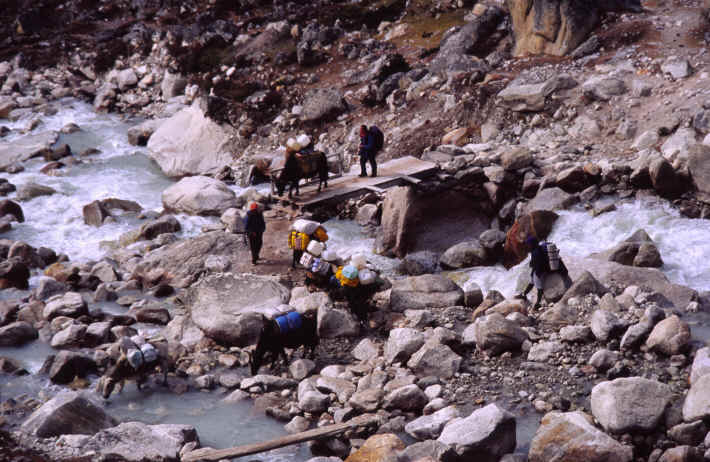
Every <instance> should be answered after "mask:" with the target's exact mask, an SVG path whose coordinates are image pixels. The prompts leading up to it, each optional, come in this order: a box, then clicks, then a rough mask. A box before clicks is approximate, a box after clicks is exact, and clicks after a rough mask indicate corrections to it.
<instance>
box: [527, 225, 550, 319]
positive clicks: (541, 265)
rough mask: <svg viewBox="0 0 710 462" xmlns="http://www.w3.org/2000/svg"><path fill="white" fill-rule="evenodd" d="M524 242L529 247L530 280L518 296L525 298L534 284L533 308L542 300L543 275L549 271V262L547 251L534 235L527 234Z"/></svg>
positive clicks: (538, 305)
mask: <svg viewBox="0 0 710 462" xmlns="http://www.w3.org/2000/svg"><path fill="white" fill-rule="evenodd" d="M525 244H527V246H528V248H529V249H530V279H532V281H531V282H530V284H528V286H527V287H526V288H525V290H524V291H523V293H522V294H520V297H521V298H527V296H528V292H530V290H531V289H532V288H533V286H534V287H535V288H536V289H537V300H536V301H535V306H534V307H533V308H539V307H540V303H541V302H542V294H543V289H544V288H545V277H547V274H548V273H549V272H550V263H549V261H548V259H547V251H546V250H545V248H544V247H543V246H541V245H540V241H538V240H537V238H536V237H534V236H528V237H527V239H525Z"/></svg>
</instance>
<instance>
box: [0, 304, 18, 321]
mask: <svg viewBox="0 0 710 462" xmlns="http://www.w3.org/2000/svg"><path fill="white" fill-rule="evenodd" d="M19 310H20V301H19V300H2V301H0V326H4V325H5V324H8V323H10V322H12V321H14V320H15V317H16V316H17V312H18V311H19Z"/></svg>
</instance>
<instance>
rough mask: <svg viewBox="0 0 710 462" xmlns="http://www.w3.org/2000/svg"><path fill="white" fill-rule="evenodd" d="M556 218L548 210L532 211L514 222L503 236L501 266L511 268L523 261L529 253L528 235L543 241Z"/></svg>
mask: <svg viewBox="0 0 710 462" xmlns="http://www.w3.org/2000/svg"><path fill="white" fill-rule="evenodd" d="M558 216H559V215H557V214H556V213H555V212H551V211H549V210H534V211H533V212H530V213H529V214H527V215H523V216H522V217H520V218H519V219H518V220H516V221H515V223H513V226H512V227H511V228H510V230H508V233H507V234H506V236H505V247H504V249H503V266H505V267H506V268H512V267H513V266H515V265H517V264H518V263H520V262H521V261H523V260H524V259H525V257H526V256H527V255H528V252H529V250H528V247H527V245H525V239H526V238H527V237H528V236H529V235H532V236H535V237H537V238H538V239H540V240H543V239H545V237H547V235H548V234H550V231H552V225H553V224H554V223H555V220H557V217H558Z"/></svg>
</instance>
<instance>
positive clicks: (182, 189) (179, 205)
mask: <svg viewBox="0 0 710 462" xmlns="http://www.w3.org/2000/svg"><path fill="white" fill-rule="evenodd" d="M162 201H163V207H164V208H165V210H166V211H168V212H171V213H175V212H177V213H186V214H188V215H214V216H220V215H221V214H222V213H223V212H224V211H225V210H227V209H229V208H231V207H236V206H237V198H236V195H235V194H234V191H232V190H231V189H229V188H228V187H227V185H226V184H224V183H223V182H221V181H219V180H215V179H213V178H210V177H206V176H191V177H187V178H183V179H182V180H180V181H178V182H177V183H176V184H174V185H172V186H170V187H169V188H168V189H166V190H165V191H163V195H162Z"/></svg>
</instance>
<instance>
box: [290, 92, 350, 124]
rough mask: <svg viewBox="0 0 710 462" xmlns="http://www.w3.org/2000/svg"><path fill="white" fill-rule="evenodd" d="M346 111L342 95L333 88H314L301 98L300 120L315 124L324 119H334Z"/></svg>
mask: <svg viewBox="0 0 710 462" xmlns="http://www.w3.org/2000/svg"><path fill="white" fill-rule="evenodd" d="M347 109H348V104H347V103H346V102H345V98H343V94H342V93H341V92H340V91H339V90H337V89H334V88H327V89H326V88H316V89H313V90H311V91H309V92H308V93H306V95H305V96H304V98H303V109H302V110H301V120H303V121H304V122H317V121H319V120H321V119H323V118H325V117H329V118H335V117H337V116H339V115H340V114H341V113H343V112H345V111H346V110H347Z"/></svg>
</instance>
